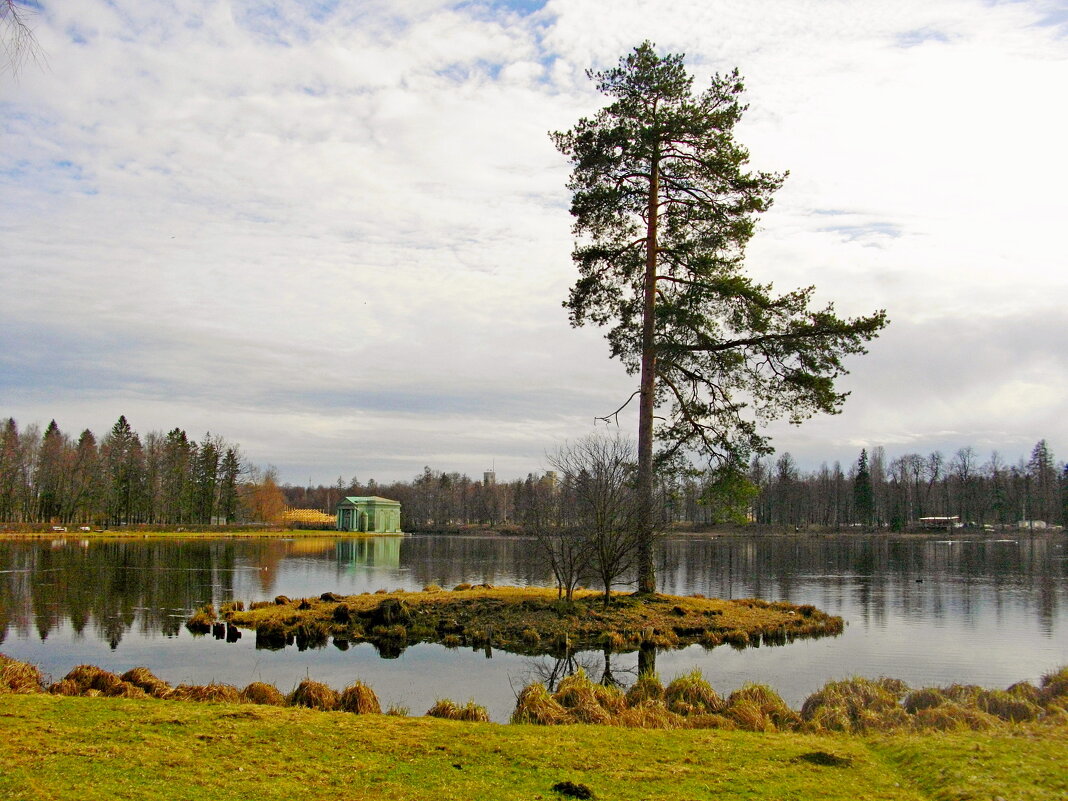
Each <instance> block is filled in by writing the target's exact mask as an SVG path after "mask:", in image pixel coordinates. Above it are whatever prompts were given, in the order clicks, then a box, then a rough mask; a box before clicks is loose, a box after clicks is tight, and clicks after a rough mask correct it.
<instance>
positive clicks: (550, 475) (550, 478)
mask: <svg viewBox="0 0 1068 801" xmlns="http://www.w3.org/2000/svg"><path fill="white" fill-rule="evenodd" d="M558 480H559V479H558V478H557V477H556V471H555V470H546V471H545V483H546V484H548V485H549V489H551V490H554V489H556V483H557V481H558Z"/></svg>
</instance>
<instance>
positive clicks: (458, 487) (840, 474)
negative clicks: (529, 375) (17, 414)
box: [0, 417, 1068, 531]
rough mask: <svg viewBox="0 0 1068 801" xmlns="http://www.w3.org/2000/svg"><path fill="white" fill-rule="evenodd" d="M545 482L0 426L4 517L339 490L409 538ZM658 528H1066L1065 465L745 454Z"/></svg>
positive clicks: (666, 498)
mask: <svg viewBox="0 0 1068 801" xmlns="http://www.w3.org/2000/svg"><path fill="white" fill-rule="evenodd" d="M547 481H549V482H551V481H552V476H551V475H549V476H546V475H544V474H541V473H531V474H529V475H528V476H527V477H526V478H525V479H516V480H512V481H508V482H500V483H498V482H495V481H488V482H487V481H480V480H474V479H471V478H470V477H468V476H466V475H463V474H461V473H457V472H441V471H436V470H432V469H431V468H430V467H426V468H425V469H424V470H423V472H422V473H420V474H419V475H417V476H415V477H414V478H413V479H412V480H411V481H395V482H392V483H387V484H378V483H377V482H375V481H374V480H373V479H371V480H368V481H366V482H361V481H359V480H358V479H357V478H355V477H353V478H352V479H350V480H349V481H345V480H344V479H342V478H338V480H337V481H336V482H335V483H334V484H332V485H330V486H324V485H319V486H316V487H303V486H294V485H291V484H279V483H278V480H277V476H276V474H275V472H274V470H273V469H267V470H260V469H258V468H256V467H254V466H252V465H248V464H246V463H245V462H244V461H243V459H242V456H241V453H240V449H239V447H238V446H237V445H235V444H232V443H228V442H227V441H226V440H225V439H223V438H222V437H220V436H218V435H213V434H210V433H207V434H205V435H204V436H203V437H202V438H201V439H200V440H199V441H195V440H193V439H190V438H189V437H188V436H187V434H186V432H185V431H183V430H182V429H180V428H174V429H172V430H171V431H168V432H166V433H163V432H149V433H148V434H146V435H144V437H142V436H140V435H139V434H137V432H135V431H134V430H133V429H132V428H131V427H130V424H129V423H128V422H127V420H126V418H125V417H119V419H118V420H117V421H116V423H115V425H114V426H112V428H111V430H110V431H108V433H107V434H105V435H104V437H103V438H102V439H100V440H99V441H98V440H97V438H96V436H95V435H94V434H93V433H92V432H91V431H89V430H85V431H83V432H81V434H80V435H79V436H78V437H77V438H74V437H72V436H70V435H68V434H66V433H64V432H63V431H61V430H60V428H59V426H58V425H57V424H56V422H55V421H54V420H53V421H52V422H51V423H50V424H49V425H48V426H47V427H46V428H45V430H44V431H43V432H42V431H41V430H40V428H39V427H38V426H27V427H26V428H25V429H22V430H20V429H19V426H18V425H17V423H16V422H15V420H14V419H10V418H9V419H7V420H6V421H4V422H3V423H2V424H0V522H3V523H28V524H41V523H46V524H47V523H52V524H57V525H68V524H75V525H93V526H101V525H113V526H114V525H124V524H148V525H163V526H182V525H210V524H232V523H240V522H254V523H269V524H277V523H279V522H280V521H281V520H282V515H283V512H284V511H285V507H287V506H289V507H292V508H296V509H319V510H323V511H326V512H329V513H332V512H333V510H334V507H335V506H336V505H337V503H338V501H339V500H340V499H341V498H343V497H345V496H346V495H382V496H385V497H388V498H392V499H394V500H397V501H400V502H401V504H402V515H403V522H402V525H403V527H404V528H405V530H407V531H418V530H424V529H433V530H441V529H447V528H449V527H453V526H466V525H483V526H501V525H502V524H508V523H516V522H517V521H520V520H521V518H522V517H523V511H522V510H523V509H524V508H526V507H527V505H528V502H529V500H530V499H531V498H532V497H533V494H534V492H535V490H536V488H537V487H539V486H543V485H544V483H545V482H547ZM657 495H658V498H659V499H660V512H659V514H660V516H661V522H663V523H672V524H682V525H685V524H693V525H696V526H701V525H709V524H715V523H723V522H731V521H733V522H743V521H745V520H752V521H755V522H757V523H762V524H768V525H773V526H785V527H802V526H819V527H825V528H828V529H836V528H845V527H851V526H860V527H885V528H891V529H904V528H907V527H909V526H912V525H915V524H916V523H917V521H919V519H920V518H923V517H952V516H956V517H957V518H958V519H959V521H960V522H961V523H963V524H965V525H972V526H977V527H982V526H1012V525H1017V524H1019V523H1021V522H1022V521H1025V525H1030V524H1031V521H1039V523H1040V524H1041V523H1044V524H1047V525H1064V524H1065V523H1066V522H1068V467H1066V466H1065V464H1064V463H1059V464H1058V463H1057V462H1055V460H1054V456H1053V453H1052V452H1051V451H1050V449H1049V447H1048V445H1047V443H1046V441H1045V440H1041V441H1039V442H1038V443H1037V444H1036V445H1035V446H1034V448H1033V449H1032V451H1031V455H1030V458H1029V459H1026V460H1023V459H1021V460H1020V461H1018V462H1017V463H1016V464H1009V463H1007V462H1005V461H1004V460H1003V459H1002V458H1001V457H1000V456H999V455H998V454H997V453H996V452H995V453H993V454H991V455H990V456H989V457H988V458H986V459H985V460H982V459H981V458H980V456H979V455H978V454H977V453H976V451H975V450H974V448H972V447H964V448H960V449H959V450H957V451H956V452H955V453H954V454H953V455H952V456H949V457H946V456H945V455H943V454H942V453H940V452H937V451H936V452H934V453H930V454H928V455H926V456H924V455H921V454H916V453H908V454H904V455H902V456H898V457H895V458H892V459H888V458H887V456H886V453H885V451H884V449H883V448H881V447H876V448H873V449H872V450H871V452H870V453H869V452H868V451H867V450H864V451H861V453H860V455H859V457H858V459H857V461H856V462H854V463H852V464H850V465H848V466H847V467H846V468H844V469H843V468H842V466H841V465H840V464H839V463H837V462H835V463H834V464H832V465H827V464H824V465H822V466H821V467H820V468H819V469H818V470H814V471H811V472H804V471H802V470H800V469H799V468H798V466H797V464H796V462H795V460H794V459H793V457H792V456H791V455H790V454H789V453H784V454H782V455H781V456H779V457H778V458H776V459H754V460H753V462H752V463H751V464H750V465H749V468H748V470H747V471H746V472H745V473H744V474H734V475H731V476H730V477H729V480H725V479H724V474H723V473H722V471H720V472H709V471H704V472H702V471H698V470H679V471H675V472H673V473H672V474H670V475H666V476H662V477H661V479H660V487H659V491H658V493H657Z"/></svg>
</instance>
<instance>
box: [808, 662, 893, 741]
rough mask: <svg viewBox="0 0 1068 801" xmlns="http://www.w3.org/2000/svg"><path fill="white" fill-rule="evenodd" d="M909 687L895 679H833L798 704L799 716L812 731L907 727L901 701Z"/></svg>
mask: <svg viewBox="0 0 1068 801" xmlns="http://www.w3.org/2000/svg"><path fill="white" fill-rule="evenodd" d="M907 691H908V687H907V686H906V685H905V684H904V683H903V682H901V681H898V680H897V679H866V678H862V677H859V676H857V677H854V678H852V679H846V680H844V681H832V682H829V683H828V684H826V685H824V687H823V689H821V690H819V691H817V692H815V693H813V694H812V695H810V696H809V697H808V698H807V699H805V703H804V704H803V705H802V706H801V718H802V719H803V720H804V722H805V726H806V728H808V729H810V730H812V731H843V732H853V733H857V734H860V733H864V732H868V731H888V730H891V729H896V728H902V727H906V726H908V714H909V713H908V712H907V711H906V709H904V708H902V706H901V704H900V701H901V699H902V697H903V696H904V695H905V693H906V692H907Z"/></svg>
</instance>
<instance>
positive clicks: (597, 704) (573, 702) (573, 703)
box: [553, 669, 627, 723]
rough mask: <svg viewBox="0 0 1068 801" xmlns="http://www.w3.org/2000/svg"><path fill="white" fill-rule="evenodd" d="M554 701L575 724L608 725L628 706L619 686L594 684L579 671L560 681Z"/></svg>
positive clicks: (554, 694)
mask: <svg viewBox="0 0 1068 801" xmlns="http://www.w3.org/2000/svg"><path fill="white" fill-rule="evenodd" d="M553 699H554V700H555V701H556V702H557V703H558V704H559V705H560V706H561V707H563V708H564V709H565V710H567V712H568V714H570V715H571V717H572V718H573V719H574V720H575V721H576V722H578V723H611V722H612V720H613V719H614V718H615V717H616V716H617V715H619V714H620V713H621V712H622V711H623V710H624V709H626V707H627V701H626V698H625V697H624V695H623V692H622V691H621V690H620V689H619V688H618V687H608V686H605V685H603V684H597V683H596V682H594V681H593V680H592V679H590V677H589V676H588V675H586V671H585V670H582V669H579V671H578V672H577V673H573V674H572V675H570V676H567V677H565V678H564V679H563V680H562V681H561V682H560V686H559V687H557V690H556V692H555V693H553Z"/></svg>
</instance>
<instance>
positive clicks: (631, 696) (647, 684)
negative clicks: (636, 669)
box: [626, 672, 664, 707]
mask: <svg viewBox="0 0 1068 801" xmlns="http://www.w3.org/2000/svg"><path fill="white" fill-rule="evenodd" d="M626 697H627V706H631V707H633V706H637V705H638V704H640V703H642V702H643V701H663V700H664V685H663V684H661V683H660V677H659V676H658V675H656V674H655V673H649V672H646V673H642V674H641V675H640V676H638V680H637V681H636V682H634V684H633V686H632V687H631V688H630V689H629V690H627V696H626Z"/></svg>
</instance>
